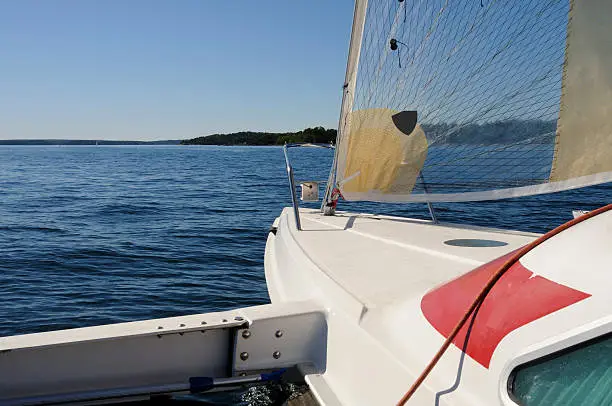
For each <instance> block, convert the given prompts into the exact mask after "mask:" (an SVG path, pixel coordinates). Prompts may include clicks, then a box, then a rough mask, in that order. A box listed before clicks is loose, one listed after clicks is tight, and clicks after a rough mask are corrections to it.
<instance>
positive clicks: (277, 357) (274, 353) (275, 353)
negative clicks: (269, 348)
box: [272, 351, 281, 359]
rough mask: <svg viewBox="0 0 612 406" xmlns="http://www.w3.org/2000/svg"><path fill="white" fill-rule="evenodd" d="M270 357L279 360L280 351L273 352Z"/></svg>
mask: <svg viewBox="0 0 612 406" xmlns="http://www.w3.org/2000/svg"><path fill="white" fill-rule="evenodd" d="M272 356H273V357H274V359H279V358H280V356H281V353H280V351H274V352H273V353H272Z"/></svg>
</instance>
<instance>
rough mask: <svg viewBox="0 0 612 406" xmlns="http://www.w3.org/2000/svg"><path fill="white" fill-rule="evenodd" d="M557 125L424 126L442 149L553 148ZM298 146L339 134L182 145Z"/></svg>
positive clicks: (312, 131) (321, 131)
mask: <svg viewBox="0 0 612 406" xmlns="http://www.w3.org/2000/svg"><path fill="white" fill-rule="evenodd" d="M556 125H557V123H556V122H555V121H544V120H501V121H495V122H488V123H482V124H468V125H460V124H458V123H438V124H423V125H422V127H423V130H424V131H425V136H426V137H427V139H428V141H429V142H430V143H434V142H435V143H436V144H438V145H465V144H468V145H497V144H504V145H507V144H514V143H526V144H550V143H552V142H553V141H554V138H555V129H556ZM294 142H313V143H314V142H316V143H325V144H329V143H330V142H334V143H335V142H336V130H334V129H325V128H323V127H314V128H306V129H304V130H302V131H298V132H287V133H267V132H254V131H242V132H237V133H230V134H212V135H207V136H203V137H197V138H193V139H189V140H184V141H181V144H183V145H283V144H285V143H294Z"/></svg>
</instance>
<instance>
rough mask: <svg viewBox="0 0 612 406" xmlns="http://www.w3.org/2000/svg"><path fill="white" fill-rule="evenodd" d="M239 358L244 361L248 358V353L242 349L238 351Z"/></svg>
mask: <svg viewBox="0 0 612 406" xmlns="http://www.w3.org/2000/svg"><path fill="white" fill-rule="evenodd" d="M240 359H241V360H243V361H246V360H247V359H249V353H248V352H246V351H244V352H241V353H240Z"/></svg>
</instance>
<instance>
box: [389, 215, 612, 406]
mask: <svg viewBox="0 0 612 406" xmlns="http://www.w3.org/2000/svg"><path fill="white" fill-rule="evenodd" d="M608 210H612V204H608V205H607V206H604V207H600V208H599V209H597V210H593V211H590V212H588V213H586V214H584V215H582V216H580V217H577V218H575V219H573V220H570V221H568V222H567V223H565V224H562V225H560V226H559V227H557V228H555V229H553V230H550V231H549V232H547V233H546V234H544V235H542V236H540V237H539V238H537V239H536V240H534V241H532V242H531V243H529V244H527V245H525V246H524V247H523V248H521V249H519V250H518V251H516V252H515V253H514V255H512V256H511V257H510V258H508V260H506V262H504V263H503V264H502V266H500V267H499V269H498V270H497V271H496V272H495V273H494V274H493V275H492V276H491V278H489V280H488V281H487V283H486V284H485V285H484V287H483V288H482V289H481V291H480V293H478V296H477V297H476V299H475V300H474V302H472V305H471V306H470V307H469V308H468V310H467V311H466V312H465V313H464V314H463V316H462V317H461V320H459V322H458V323H457V325H455V328H453V330H452V331H451V333H450V335H449V336H448V337H447V338H446V341H444V344H442V346H441V347H440V349H439V350H438V352H437V353H436V355H435V356H434V357H433V358H432V359H431V361H430V362H429V364H428V365H427V367H425V369H424V370H423V372H421V374H420V375H419V377H418V378H417V379H416V381H415V382H414V383H413V384H412V386H411V387H410V389H408V391H407V392H406V393H405V394H404V396H402V398H401V399H400V400H399V402H397V405H398V406H403V405H404V404H405V403H406V402H407V401H408V400H409V399H410V398H411V397H412V395H414V393H415V392H416V390H417V389H418V388H419V386H421V384H422V383H423V381H424V380H425V379H426V378H427V376H428V375H429V373H430V372H431V371H432V369H434V367H435V366H436V364H437V363H438V361H440V359H441V358H442V356H443V355H444V353H445V352H446V350H447V349H448V347H449V346H450V345H451V343H452V342H453V340H454V339H455V337H456V336H457V334H458V333H459V330H461V329H462V328H463V326H464V325H465V323H466V322H467V321H468V319H469V318H470V316H471V315H472V313H473V312H474V310H475V309H476V308H477V307H478V306H479V305H480V304H481V303H482V302H483V301H484V299H485V298H486V296H487V294H488V293H489V292H490V291H491V289H492V288H493V286H494V285H495V284H496V283H497V281H498V280H499V279H500V278H501V277H502V276H503V275H504V274H505V273H506V271H507V270H508V269H510V267H512V265H514V264H515V263H516V262H518V260H519V259H520V258H521V257H522V256H523V255H525V254H527V253H528V252H529V251H531V250H532V249H534V248H535V247H537V246H538V245H540V244H542V243H543V242H544V241H546V240H548V239H550V238H551V237H554V236H555V235H557V234H559V233H560V232H561V231H563V230H567V229H568V228H570V227H571V226H573V225H576V224H578V223H580V222H582V221H584V220H587V219H590V218H591V217H595V216H597V215H598V214H601V213H604V212H606V211H608Z"/></svg>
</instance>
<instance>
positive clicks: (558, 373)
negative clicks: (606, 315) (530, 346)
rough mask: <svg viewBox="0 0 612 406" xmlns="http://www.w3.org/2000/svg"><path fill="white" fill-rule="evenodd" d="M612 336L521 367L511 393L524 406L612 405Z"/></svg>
mask: <svg viewBox="0 0 612 406" xmlns="http://www.w3.org/2000/svg"><path fill="white" fill-rule="evenodd" d="M610 388H612V335H610V334H608V335H606V336H603V337H600V338H597V339H595V340H591V341H587V342H585V343H582V344H580V345H577V346H574V347H571V348H568V349H566V350H564V351H561V352H559V353H556V354H552V355H550V356H547V357H544V358H542V359H539V360H535V361H533V362H530V363H528V364H525V365H522V366H520V367H518V368H517V369H515V371H514V372H513V373H512V376H511V378H510V383H509V391H510V394H511V396H512V398H513V399H514V400H515V401H516V402H517V403H518V404H519V405H521V406H532V405H539V406H545V405H567V406H572V405H576V406H578V405H580V406H590V405H612V390H610Z"/></svg>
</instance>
